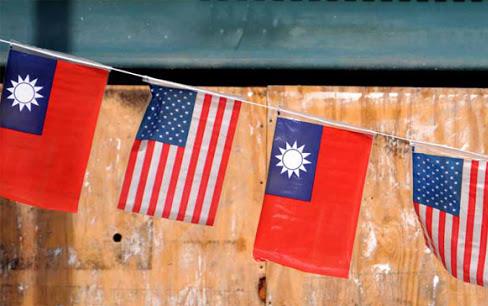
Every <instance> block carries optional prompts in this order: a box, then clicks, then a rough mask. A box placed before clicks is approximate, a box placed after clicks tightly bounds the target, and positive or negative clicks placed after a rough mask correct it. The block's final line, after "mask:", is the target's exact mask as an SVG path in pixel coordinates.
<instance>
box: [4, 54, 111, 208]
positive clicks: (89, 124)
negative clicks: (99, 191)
mask: <svg viewBox="0 0 488 306" xmlns="http://www.w3.org/2000/svg"><path fill="white" fill-rule="evenodd" d="M107 77H108V71H107V70H103V69H99V68H93V67H88V66H84V65H79V64H75V63H72V62H68V61H64V60H60V59H56V58H52V57H48V56H44V55H39V54H37V53H33V51H29V53H26V52H24V51H22V50H16V49H11V50H10V52H9V55H8V61H7V66H6V71H5V79H4V83H3V84H4V86H3V91H2V96H1V102H0V195H1V196H4V197H6V198H9V199H11V200H15V201H18V202H21V203H25V204H30V205H34V206H39V207H43V208H48V209H55V210H63V211H69V212H75V211H77V208H78V201H79V197H80V192H81V187H82V183H83V177H84V174H85V169H86V165H87V162H88V156H89V154H90V149H91V144H92V139H93V133H94V131H95V125H96V122H97V117H98V112H99V109H100V104H101V101H102V98H103V93H104V90H105V85H106V82H107Z"/></svg>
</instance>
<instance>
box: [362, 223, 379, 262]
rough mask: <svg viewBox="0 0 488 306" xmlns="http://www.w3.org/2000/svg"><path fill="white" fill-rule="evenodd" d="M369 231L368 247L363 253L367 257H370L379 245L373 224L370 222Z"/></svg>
mask: <svg viewBox="0 0 488 306" xmlns="http://www.w3.org/2000/svg"><path fill="white" fill-rule="evenodd" d="M367 227H368V229H369V231H368V238H367V241H366V249H365V250H364V252H363V255H364V256H365V257H370V256H371V254H373V251H374V250H375V249H376V246H377V244H378V243H377V242H378V241H377V240H376V234H375V232H374V229H373V226H372V225H371V224H369V223H368V225H367Z"/></svg>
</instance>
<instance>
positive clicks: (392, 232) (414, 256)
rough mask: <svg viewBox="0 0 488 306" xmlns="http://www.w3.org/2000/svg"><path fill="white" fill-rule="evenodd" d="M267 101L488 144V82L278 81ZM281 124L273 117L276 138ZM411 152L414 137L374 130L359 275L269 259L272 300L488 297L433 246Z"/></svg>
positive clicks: (480, 301)
mask: <svg viewBox="0 0 488 306" xmlns="http://www.w3.org/2000/svg"><path fill="white" fill-rule="evenodd" d="M268 103H269V104H270V105H279V106H281V107H286V108H288V109H292V110H296V111H303V112H307V113H310V114H314V115H317V116H322V117H324V118H327V119H331V120H337V121H344V122H347V123H350V124H354V125H359V126H362V127H366V128H370V129H375V130H379V131H383V132H387V133H392V134H396V135H400V136H409V137H412V138H415V139H419V140H427V141H434V142H439V143H444V144H448V145H451V146H455V147H459V148H464V149H468V150H472V151H475V152H488V146H487V145H486V141H484V140H483V139H484V137H485V136H484V135H486V132H487V130H486V124H487V123H488V118H487V117H486V110H485V109H486V107H487V106H488V91H486V90H481V89H442V88H439V89H428V88H425V89H416V88H359V87H319V86H316V87H296V86H275V87H270V88H268ZM273 118H275V114H270V118H269V119H270V120H271V119H273ZM272 132H273V127H272V125H269V127H268V136H269V138H268V142H270V141H271V139H272ZM269 149H270V148H269V146H268V153H269ZM410 154H411V151H410V148H409V146H408V145H407V144H406V143H405V142H402V141H396V140H392V139H387V138H384V137H376V138H375V142H374V145H373V149H372V152H371V158H370V164H369V169H368V174H367V178H366V185H365V189H364V193H363V201H362V206H361V213H360V217H359V223H358V229H357V233H356V240H355V246H354V255H353V260H352V264H351V272H350V279H349V280H343V279H334V278H331V277H323V276H317V275H312V274H307V273H302V272H299V271H296V270H293V269H289V268H285V267H282V266H279V265H276V264H268V265H267V271H266V275H267V281H268V304H269V305H486V301H487V300H488V290H486V289H484V288H482V287H478V286H474V285H469V284H465V283H463V282H461V281H458V280H456V279H454V278H453V277H451V276H450V275H448V273H447V272H446V271H445V270H444V268H443V267H442V265H441V264H440V262H439V261H437V259H436V258H435V257H434V255H433V254H432V253H431V252H430V251H429V249H428V248H427V247H426V246H425V244H424V240H423V236H422V232H421V228H420V225H419V223H418V221H417V218H416V215H415V212H414V210H413V207H412V204H411V181H412V179H411V173H410V167H411V161H410Z"/></svg>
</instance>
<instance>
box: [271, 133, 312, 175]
mask: <svg viewBox="0 0 488 306" xmlns="http://www.w3.org/2000/svg"><path fill="white" fill-rule="evenodd" d="M304 148H305V145H303V146H301V147H298V146H297V142H296V141H295V142H294V143H293V145H292V146H290V145H289V144H288V142H286V144H285V148H278V149H279V150H280V152H281V154H279V155H275V157H276V158H277V159H279V162H278V163H277V164H276V166H277V167H282V168H281V173H285V172H287V173H288V178H291V176H292V175H293V174H295V175H296V176H297V177H300V170H302V171H303V172H307V169H306V168H305V165H307V164H310V163H311V162H310V161H308V160H307V159H306V158H307V157H308V156H309V155H310V153H304V152H303V149H304Z"/></svg>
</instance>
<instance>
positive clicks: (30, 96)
mask: <svg viewBox="0 0 488 306" xmlns="http://www.w3.org/2000/svg"><path fill="white" fill-rule="evenodd" d="M10 82H11V83H12V87H9V88H7V90H8V91H9V92H10V96H8V97H7V99H11V100H14V102H12V106H15V105H18V106H19V109H20V111H22V109H24V107H25V108H27V109H28V110H29V111H31V110H32V104H34V105H37V106H39V103H38V102H37V100H36V99H37V98H43V96H42V95H41V94H39V93H38V92H39V91H40V90H41V89H42V88H43V87H42V86H36V83H37V79H34V80H32V81H31V80H30V76H29V75H27V76H26V77H25V79H22V77H21V76H20V75H18V76H17V82H16V81H14V80H10Z"/></svg>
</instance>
